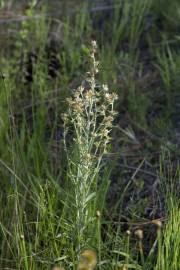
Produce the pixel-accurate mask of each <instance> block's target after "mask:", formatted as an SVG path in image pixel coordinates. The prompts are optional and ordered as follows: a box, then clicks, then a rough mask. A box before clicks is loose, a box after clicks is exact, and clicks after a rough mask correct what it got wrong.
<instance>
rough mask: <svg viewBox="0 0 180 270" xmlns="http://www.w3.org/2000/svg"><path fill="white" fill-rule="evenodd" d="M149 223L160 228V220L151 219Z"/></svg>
mask: <svg viewBox="0 0 180 270" xmlns="http://www.w3.org/2000/svg"><path fill="white" fill-rule="evenodd" d="M151 223H152V224H154V225H156V227H157V229H161V228H162V222H161V221H160V220H153V221H152V222H151Z"/></svg>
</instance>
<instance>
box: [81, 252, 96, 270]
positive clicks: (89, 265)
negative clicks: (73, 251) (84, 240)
mask: <svg viewBox="0 0 180 270" xmlns="http://www.w3.org/2000/svg"><path fill="white" fill-rule="evenodd" d="M96 264H97V255H96V253H95V252H94V251H93V250H85V251H83V253H82V254H81V256H80V262H79V264H78V268H77V269H78V270H86V269H87V270H93V269H94V268H95V266H96Z"/></svg>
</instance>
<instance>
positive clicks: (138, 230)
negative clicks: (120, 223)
mask: <svg viewBox="0 0 180 270" xmlns="http://www.w3.org/2000/svg"><path fill="white" fill-rule="evenodd" d="M134 235H135V236H136V237H137V238H138V239H139V240H142V239H143V237H144V236H143V230H141V229H137V230H135V232H134Z"/></svg>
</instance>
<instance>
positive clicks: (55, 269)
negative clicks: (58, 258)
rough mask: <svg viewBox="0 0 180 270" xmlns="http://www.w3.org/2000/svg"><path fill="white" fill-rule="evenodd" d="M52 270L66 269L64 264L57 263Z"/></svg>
mask: <svg viewBox="0 0 180 270" xmlns="http://www.w3.org/2000/svg"><path fill="white" fill-rule="evenodd" d="M51 270H65V269H64V267H62V266H57V265H54V266H53V267H52V268H51Z"/></svg>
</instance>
